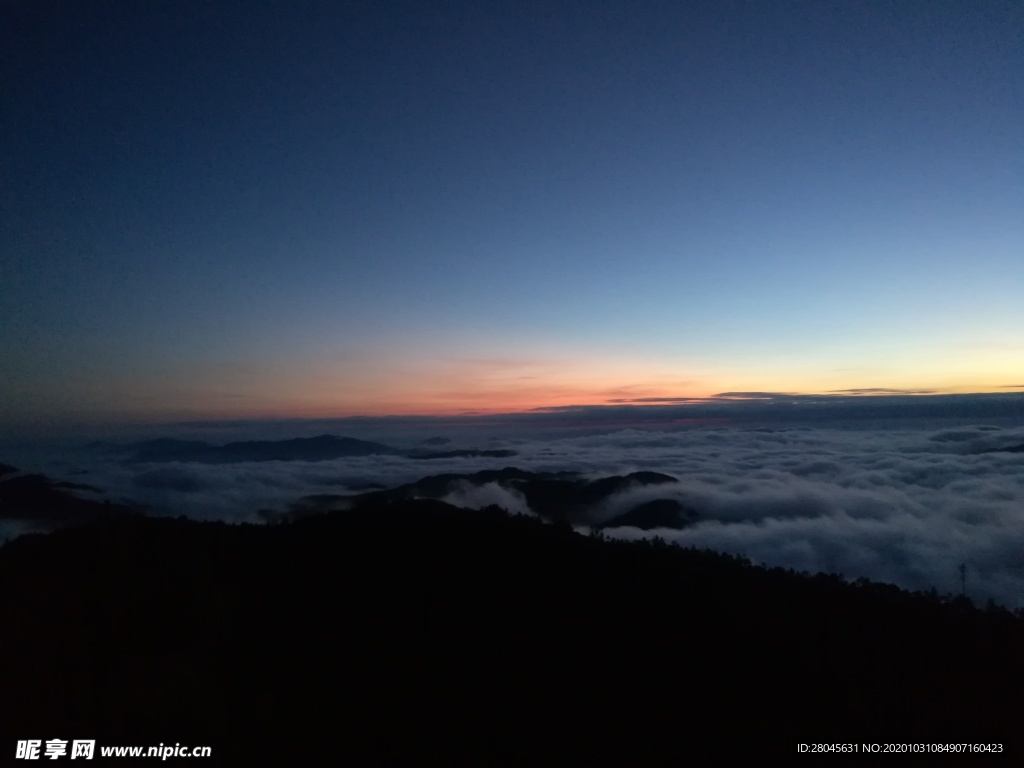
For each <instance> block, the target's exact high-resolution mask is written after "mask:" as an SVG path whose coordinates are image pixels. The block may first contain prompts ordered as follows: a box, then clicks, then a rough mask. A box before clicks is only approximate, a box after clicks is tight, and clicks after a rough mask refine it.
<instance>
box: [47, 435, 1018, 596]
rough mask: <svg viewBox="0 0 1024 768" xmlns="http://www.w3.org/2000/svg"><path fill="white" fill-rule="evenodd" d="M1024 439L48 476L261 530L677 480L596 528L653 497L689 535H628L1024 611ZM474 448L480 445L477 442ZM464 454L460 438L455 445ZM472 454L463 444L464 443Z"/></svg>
mask: <svg viewBox="0 0 1024 768" xmlns="http://www.w3.org/2000/svg"><path fill="white" fill-rule="evenodd" d="M1021 444H1024V429H1022V428H1019V427H997V426H990V425H989V426H986V425H973V426H958V427H955V428H949V429H922V428H916V429H909V428H906V429H898V428H890V429H848V428H824V427H823V428H818V427H806V426H804V427H778V428H730V427H716V428H695V429H684V430H679V431H672V432H659V431H654V430H640V429H624V430H619V431H613V432H608V433H605V434H593V435H586V436H567V437H561V438H555V439H536V438H519V439H510V440H500V439H491V440H488V441H486V442H485V443H481V442H480V441H479V440H475V441H474V442H473V445H474V446H475V447H488V448H494V447H506V448H512V449H514V450H516V451H518V454H519V455H517V456H514V457H511V458H504V459H493V458H451V459H433V460H418V459H412V458H406V457H402V456H366V457H352V458H343V459H336V460H332V461H323V462H258V463H243V464H228V465H206V464H199V463H168V464H130V463H126V462H124V461H122V460H120V459H116V458H114V457H112V456H109V455H104V454H103V453H102V452H85V453H80V454H78V455H77V457H74V458H70V457H65V458H64V459H62V460H61V461H60V462H56V463H55V462H51V463H50V465H49V466H48V467H41V468H38V469H39V470H41V471H45V472H47V473H48V474H50V475H51V476H54V477H57V478H59V479H70V480H75V481H78V482H87V483H90V484H92V485H96V486H98V487H100V488H101V489H103V491H104V495H105V496H107V497H112V498H124V499H131V500H134V501H136V502H140V503H142V504H145V505H148V506H149V507H151V508H152V510H153V512H154V513H156V514H171V515H178V514H185V515H187V516H190V517H195V518H199V519H217V520H228V521H237V522H243V521H249V522H259V521H261V520H263V519H265V517H264V516H263V515H261V513H260V510H284V509H286V508H287V506H288V505H289V504H291V503H292V502H294V501H296V500H297V499H298V498H299V497H301V496H303V495H307V494H324V493H328V494H346V493H356V492H357V491H359V490H364V489H365V486H366V484H377V485H379V486H383V487H393V486H396V485H399V484H403V483H408V482H413V481H415V480H418V479H420V478H422V477H424V476H426V475H432V474H440V473H449V472H451V473H470V472H474V471H477V470H480V469H488V468H500V467H504V466H515V467H518V468H521V469H526V470H534V471H562V470H573V471H577V472H581V473H584V474H585V475H587V476H592V477H600V476H607V475H610V474H625V473H628V472H633V471H638V470H653V471H658V472H663V473H666V474H669V475H672V476H673V477H676V478H678V482H676V483H673V484H667V485H658V486H648V487H636V488H633V489H631V490H627V491H625V492H623V493H620V494H617V495H615V496H613V497H610V498H609V499H607V500H606V501H605V502H604V503H603V504H601V505H599V506H597V507H595V508H594V509H592V510H590V511H589V517H588V522H589V523H591V524H597V523H600V522H603V521H605V520H607V519H610V518H612V517H614V516H615V515H617V514H620V513H622V512H625V511H627V510H629V509H631V508H632V507H634V506H636V505H637V504H639V503H641V502H644V501H647V500H650V499H655V498H674V499H678V500H679V501H680V502H682V503H683V504H685V505H686V506H688V507H690V508H692V509H694V510H696V511H697V513H698V515H699V521H698V522H697V524H696V525H694V526H692V527H689V528H687V529H684V530H669V529H661V530H656V531H639V530H636V529H628V528H618V529H612V530H610V531H608V532H607V533H608V535H614V536H619V537H622V538H641V537H649V536H654V535H657V536H660V537H662V538H664V539H666V540H669V541H673V542H677V543H679V544H680V545H683V546H695V547H709V548H712V549H715V550H720V551H726V552H731V553H735V554H742V555H745V556H747V557H749V558H750V559H751V560H753V561H754V562H756V563H765V564H768V565H773V566H783V567H791V568H794V569H797V570H802V571H809V572H818V571H824V572H834V573H841V574H843V575H845V576H847V577H850V578H857V577H862V576H863V577H867V578H871V579H875V580H880V581H885V582H890V583H894V584H897V585H899V586H902V587H905V588H909V589H925V590H927V589H931V588H935V589H936V590H938V591H939V592H940V593H954V592H959V591H960V587H961V585H960V572H959V566H960V565H961V564H963V565H965V566H966V574H967V592H968V594H969V595H970V596H971V597H972V598H973V599H975V600H976V601H981V602H984V601H986V600H988V599H989V598H991V599H993V600H995V601H996V602H999V603H1001V604H1004V605H1007V606H1010V607H1012V608H1017V607H1021V606H1024V452H1007V451H1000V450H998V449H1000V448H1007V447H1012V446H1016V445H1021ZM465 445H468V443H465ZM456 446H459V441H456V442H455V443H453V444H452V445H450V446H446V448H447V447H456ZM460 447H461V446H460ZM447 501H449V502H451V503H454V504H458V505H461V506H465V507H472V508H480V507H483V506H486V505H488V504H492V503H496V504H499V505H501V506H503V507H505V508H506V509H508V510H509V511H512V512H516V513H521V514H529V513H531V510H530V509H529V507H528V505H527V503H526V501H525V499H524V498H523V497H522V496H521V495H520V494H518V493H516V492H514V491H509V490H508V489H504V488H501V487H499V486H497V485H494V484H490V485H486V486H482V487H477V486H472V485H462V486H460V487H458V488H456V489H455V490H454V491H453V492H452V493H451V494H449V496H448V497H447Z"/></svg>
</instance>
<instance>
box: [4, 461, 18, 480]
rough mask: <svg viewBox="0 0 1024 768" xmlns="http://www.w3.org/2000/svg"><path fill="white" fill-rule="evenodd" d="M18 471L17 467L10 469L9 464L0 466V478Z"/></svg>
mask: <svg viewBox="0 0 1024 768" xmlns="http://www.w3.org/2000/svg"><path fill="white" fill-rule="evenodd" d="M17 471H18V468H17V467H12V466H11V465H10V464H0V477H3V476H4V475H13V474H14V473H15V472H17Z"/></svg>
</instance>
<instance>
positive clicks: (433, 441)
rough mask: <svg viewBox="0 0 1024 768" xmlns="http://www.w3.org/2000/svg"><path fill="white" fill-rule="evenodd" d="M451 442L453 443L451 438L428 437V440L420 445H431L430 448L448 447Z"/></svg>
mask: <svg viewBox="0 0 1024 768" xmlns="http://www.w3.org/2000/svg"><path fill="white" fill-rule="evenodd" d="M450 442H451V438H449V437H428V438H427V439H426V440H424V441H423V442H422V443H420V445H430V446H437V445H448V443H450Z"/></svg>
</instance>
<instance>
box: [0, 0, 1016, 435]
mask: <svg viewBox="0 0 1024 768" xmlns="http://www.w3.org/2000/svg"><path fill="white" fill-rule="evenodd" d="M0 15H2V19H0V51H2V54H0V67H2V69H0V94H2V98H0V110H2V113H0V114H2V119H0V163H2V165H0V201H2V205H0V361H2V362H0V431H2V430H17V429H36V428H43V427H46V426H53V425H55V424H72V423H74V424H105V423H114V422H125V423H133V422H139V423H143V422H157V421H162V420H175V419H207V420H217V419H247V418H254V419H255V418H259V419H263V418H275V417H276V418H281V417H296V418H333V417H349V416H386V415H406V416H408V415H414V414H420V415H427V416H430V415H435V416H436V415H445V414H465V413H477V412H478V413H501V412H517V411H529V410H531V409H536V408H542V409H551V408H562V407H566V406H573V405H582V406H599V405H602V404H609V405H613V404H623V403H636V404H649V403H652V402H657V399H658V398H669V399H672V400H673V401H677V400H684V399H687V398H694V399H701V398H713V397H714V396H715V395H717V394H720V393H725V392H775V393H797V394H798V393H828V392H839V391H844V392H846V394H852V393H851V392H849V391H851V390H861V391H864V392H860V393H859V394H871V393H873V392H877V391H878V390H881V389H884V390H894V391H897V392H898V391H903V390H906V391H912V392H918V393H925V392H928V393H932V392H934V393H966V392H1012V391H1017V392H1019V391H1021V390H1022V388H1024V331H1022V329H1024V301H1022V300H1021V297H1022V296H1024V215H1021V212H1022V211H1024V141H1022V138H1024V87H1022V84H1024V5H1021V4H1020V3H1017V2H1011V1H1010V0H1006V1H993V0H970V1H969V2H953V1H952V0H949V1H944V2H936V0H922V1H915V0H904V1H903V2H899V3H888V2H858V1H857V0H846V1H844V2H829V1H828V0H815V1H814V2H810V1H808V2H789V1H785V0H773V1H772V2H738V1H732V0H714V2H700V1H699V0H698V1H695V2H686V3H679V2H667V1H666V2H654V1H650V2H648V1H646V0H632V1H631V2H628V3H627V2H610V1H603V0H588V2H585V3H584V2H560V1H559V0H545V1H544V2H531V1H530V0H519V1H517V2H515V3H479V2H461V1H460V0H451V1H450V2H431V3H422V2H388V1H387V0H373V1H372V2H365V3H360V2H326V1H325V2H317V1H309V0H288V2H284V1H282V2H272V1H268V0H247V2H231V1H230V0H222V1H220V2H202V1H200V0H186V1H185V2H182V1H181V0H173V1H172V0H149V1H147V2H134V1H127V0H125V1H124V2H111V1H109V0H92V1H90V2H87V3H84V2H72V1H71V0H68V1H67V2H53V1H52V0H2V1H0Z"/></svg>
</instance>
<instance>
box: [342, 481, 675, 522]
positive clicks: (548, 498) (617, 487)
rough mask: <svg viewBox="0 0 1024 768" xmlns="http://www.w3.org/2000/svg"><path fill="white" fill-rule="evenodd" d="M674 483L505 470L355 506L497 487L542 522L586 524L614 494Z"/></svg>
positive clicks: (375, 495)
mask: <svg viewBox="0 0 1024 768" xmlns="http://www.w3.org/2000/svg"><path fill="white" fill-rule="evenodd" d="M674 482H676V478H674V477H672V476H671V475H663V474H661V473H659V472H633V473H631V474H628V475H614V476H611V477H603V478H600V479H598V480H587V479H586V478H583V477H581V476H580V475H579V474H578V473H576V472H529V471H527V470H523V469H517V468H515V467H505V468H504V469H485V470H481V471H479V472H473V473H468V474H455V473H449V474H443V475H430V476H429V477H424V478H423V479H421V480H417V481H416V482H415V483H410V484H408V485H403V486H399V487H398V488H394V489H391V490H387V491H374V492H371V493H368V494H363V495H362V496H360V497H357V499H356V503H367V502H370V503H372V502H376V501H380V500H388V501H397V500H407V499H414V498H423V497H426V498H431V499H441V498H444V497H445V496H447V495H448V494H449V493H452V492H453V491H455V490H457V489H458V488H459V487H460V485H463V484H466V483H468V484H470V485H477V486H480V485H486V484H487V483H497V484H498V485H500V486H502V487H503V488H508V489H509V490H514V491H517V492H518V493H521V494H522V495H523V496H524V497H525V498H526V502H527V504H528V505H529V506H530V509H531V510H533V511H534V512H536V513H537V514H539V515H541V516H542V517H544V518H545V519H547V520H551V521H557V522H568V523H572V524H577V523H586V522H588V520H589V515H588V513H589V512H590V510H591V508H592V507H593V506H594V505H595V504H597V503H599V502H601V501H604V499H606V498H608V497H609V496H611V495H612V494H614V493H619V492H621V491H624V490H626V489H628V488H631V487H635V486H646V485H658V484H661V483H674Z"/></svg>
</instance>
